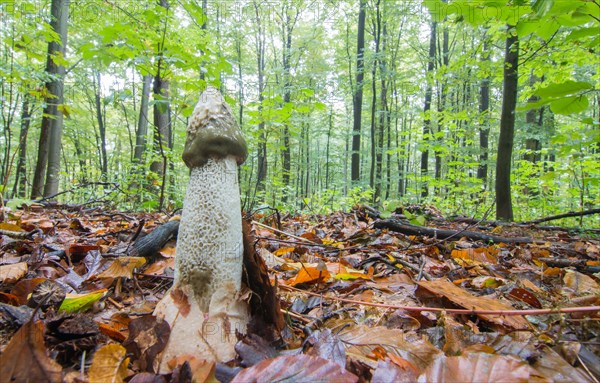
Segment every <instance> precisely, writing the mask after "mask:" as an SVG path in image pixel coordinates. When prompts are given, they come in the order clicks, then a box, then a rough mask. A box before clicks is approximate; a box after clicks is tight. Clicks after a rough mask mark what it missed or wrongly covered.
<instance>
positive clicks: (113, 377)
mask: <svg viewBox="0 0 600 383" xmlns="http://www.w3.org/2000/svg"><path fill="white" fill-rule="evenodd" d="M126 354H127V351H126V350H125V347H123V346H121V345H120V344H116V343H113V344H107V345H106V346H104V347H102V348H101V349H100V350H98V351H96V354H94V360H93V361H92V366H91V367H90V372H89V374H88V377H89V381H90V383H106V382H111V383H121V382H124V381H125V378H126V377H127V365H128V364H129V358H126V357H125V355H126Z"/></svg>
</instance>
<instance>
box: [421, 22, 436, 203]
mask: <svg viewBox="0 0 600 383" xmlns="http://www.w3.org/2000/svg"><path fill="white" fill-rule="evenodd" d="M436 28H437V23H436V22H432V23H431V35H430V36H429V60H428V62H427V87H426V88H425V102H424V106H423V114H424V115H425V117H424V120H423V146H424V147H423V150H422V151H421V177H422V178H423V180H422V182H421V197H427V196H428V195H429V187H428V182H427V177H428V176H429V171H428V168H429V141H430V140H431V135H432V130H431V115H430V113H431V98H432V94H433V79H431V78H430V77H431V76H432V74H433V69H434V67H435V46H436Z"/></svg>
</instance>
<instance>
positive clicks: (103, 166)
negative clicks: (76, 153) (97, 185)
mask: <svg viewBox="0 0 600 383" xmlns="http://www.w3.org/2000/svg"><path fill="white" fill-rule="evenodd" d="M95 81H96V82H95V84H94V87H95V88H96V89H95V95H94V99H95V102H96V119H97V120H98V130H99V132H100V170H101V172H102V180H103V181H106V180H108V158H107V155H106V125H105V124H104V121H105V117H104V113H103V112H104V111H103V110H102V99H101V95H100V93H101V89H100V87H101V84H100V83H101V75H100V71H97V72H96V78H95Z"/></svg>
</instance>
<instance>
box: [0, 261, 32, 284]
mask: <svg viewBox="0 0 600 383" xmlns="http://www.w3.org/2000/svg"><path fill="white" fill-rule="evenodd" d="M27 270H28V267H27V262H19V263H13V264H12V265H2V266H0V282H3V283H14V282H16V281H18V280H19V279H21V278H23V277H24V276H25V274H27Z"/></svg>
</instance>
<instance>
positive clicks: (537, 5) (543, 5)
mask: <svg viewBox="0 0 600 383" xmlns="http://www.w3.org/2000/svg"><path fill="white" fill-rule="evenodd" d="M552 6H554V0H533V1H532V2H531V8H533V10H534V11H535V14H536V15H537V16H538V17H544V16H546V14H547V13H548V12H550V9H552Z"/></svg>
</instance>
